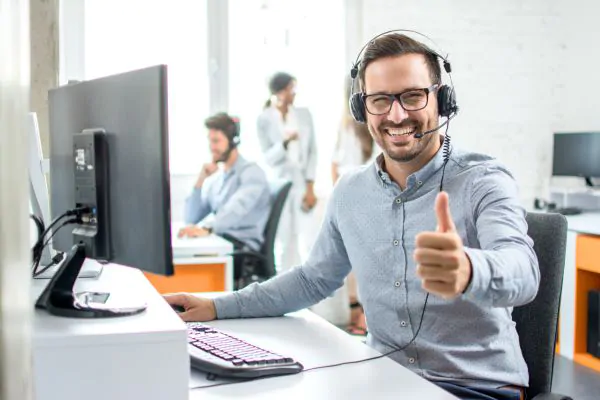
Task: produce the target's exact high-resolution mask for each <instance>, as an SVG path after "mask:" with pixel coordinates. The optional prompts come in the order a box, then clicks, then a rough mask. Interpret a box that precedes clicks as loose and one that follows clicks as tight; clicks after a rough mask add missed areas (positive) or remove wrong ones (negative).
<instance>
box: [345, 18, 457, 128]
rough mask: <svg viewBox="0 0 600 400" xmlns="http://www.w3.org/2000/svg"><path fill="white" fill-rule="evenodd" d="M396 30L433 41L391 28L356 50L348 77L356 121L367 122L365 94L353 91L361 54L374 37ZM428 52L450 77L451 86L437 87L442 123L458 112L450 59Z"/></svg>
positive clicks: (353, 115)
mask: <svg viewBox="0 0 600 400" xmlns="http://www.w3.org/2000/svg"><path fill="white" fill-rule="evenodd" d="M396 32H410V33H414V34H417V35H420V36H422V37H424V38H426V39H427V40H429V41H430V42H432V43H434V42H433V40H431V39H430V38H429V37H428V36H426V35H424V34H422V33H419V32H417V31H412V30H409V29H393V30H389V31H386V32H383V33H380V34H379V35H377V36H375V37H373V38H372V39H371V40H369V41H368V42H367V43H366V44H365V45H364V46H363V47H362V48H361V49H360V51H359V52H358V55H357V56H356V60H355V61H354V65H353V66H352V69H351V70H350V77H351V78H352V82H351V87H350V99H349V102H350V113H351V114H352V117H354V120H355V121H356V122H360V123H365V122H367V114H366V112H367V111H366V108H365V94H364V92H358V93H354V81H355V80H356V77H357V76H358V69H359V66H360V64H361V62H362V59H361V55H362V54H363V53H364V51H365V49H366V48H367V47H368V46H369V45H370V44H371V43H373V41H374V40H375V39H377V38H379V37H381V36H384V35H387V34H389V33H396ZM429 52H430V54H431V55H432V56H434V57H436V58H437V59H439V60H441V61H442V63H443V65H444V70H445V71H446V73H447V74H448V76H449V77H450V84H451V86H448V85H441V86H440V87H439V88H438V89H437V101H438V113H439V115H440V116H441V117H445V118H447V121H446V122H445V123H444V124H446V123H447V122H448V120H450V118H453V117H454V116H455V115H456V113H457V112H458V106H457V105H456V94H455V92H454V83H453V82H452V74H451V73H452V66H451V65H450V61H448V58H447V57H444V56H442V55H440V54H439V53H437V52H435V51H433V50H431V49H429ZM440 83H441V82H440ZM441 126H442V125H440V126H439V127H438V128H436V130H437V129H439V128H440V127H441Z"/></svg>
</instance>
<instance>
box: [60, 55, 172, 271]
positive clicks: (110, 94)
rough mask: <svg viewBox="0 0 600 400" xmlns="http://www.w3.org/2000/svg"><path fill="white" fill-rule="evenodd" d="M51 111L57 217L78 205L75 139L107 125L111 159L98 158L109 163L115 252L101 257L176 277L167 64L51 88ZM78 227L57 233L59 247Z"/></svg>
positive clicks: (105, 185) (69, 242)
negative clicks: (172, 240)
mask: <svg viewBox="0 0 600 400" xmlns="http://www.w3.org/2000/svg"><path fill="white" fill-rule="evenodd" d="M49 112H50V118H49V122H50V193H51V195H50V204H51V215H52V218H56V217H57V216H59V215H61V214H62V213H63V212H65V211H66V210H68V209H73V208H75V206H76V202H77V201H76V197H75V174H76V166H78V158H77V153H76V151H77V150H76V149H75V148H74V146H75V144H74V138H76V137H77V134H80V133H81V132H83V131H85V130H94V129H100V130H103V131H104V132H105V134H104V135H102V141H101V143H99V144H101V145H102V146H103V147H105V148H104V151H105V157H104V156H103V157H102V159H98V160H95V161H96V162H97V163H102V164H103V165H104V166H105V167H106V175H107V176H106V177H105V178H102V179H103V180H102V181H101V182H100V184H99V186H98V190H100V191H102V192H103V193H98V196H99V198H105V199H106V204H105V207H106V210H107V215H104V216H105V217H106V220H105V221H106V223H107V224H108V226H101V227H99V229H100V230H101V231H102V230H104V232H105V233H106V234H107V235H108V236H106V239H107V240H108V242H109V249H110V251H109V253H108V254H106V255H103V257H102V258H106V260H107V261H111V262H114V263H117V264H122V265H126V266H132V267H136V268H139V269H142V270H145V271H149V272H153V273H158V274H163V275H172V274H173V256H172V246H171V218H170V193H169V187H170V184H169V157H168V154H169V151H168V128H167V125H168V124H167V115H168V106H167V70H166V66H164V65H160V66H154V67H150V68H145V69H141V70H137V71H132V72H126V73H122V74H118V75H113V76H108V77H103V78H99V79H94V80H90V81H84V82H80V83H75V84H70V85H66V86H62V87H59V88H56V89H53V90H50V91H49ZM104 158H105V159H104ZM79 161H81V160H79ZM77 168H79V167H77ZM90 168H91V167H90ZM77 171H79V169H77ZM78 173H79V172H78ZM78 182H79V183H81V179H80V177H79V175H78ZM79 183H78V184H79ZM101 217H102V216H101ZM79 228H81V227H79ZM77 229H78V226H75V228H73V227H70V226H66V227H64V228H62V229H61V230H59V231H58V232H56V233H55V236H54V248H55V249H56V250H60V251H65V252H66V251H68V250H70V249H71V248H72V246H73V245H74V236H75V235H74V233H75V232H76V231H77ZM101 244H102V245H103V243H101ZM88 256H89V254H88Z"/></svg>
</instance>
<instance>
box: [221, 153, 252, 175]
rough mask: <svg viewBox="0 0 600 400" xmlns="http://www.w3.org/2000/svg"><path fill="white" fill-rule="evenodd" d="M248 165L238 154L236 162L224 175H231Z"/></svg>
mask: <svg viewBox="0 0 600 400" xmlns="http://www.w3.org/2000/svg"><path fill="white" fill-rule="evenodd" d="M246 164H248V161H247V160H246V159H245V158H244V157H242V156H241V155H240V153H238V157H237V160H235V162H234V163H233V165H232V166H231V169H230V170H229V171H225V175H233V174H235V173H237V172H238V171H240V170H241V169H243V168H244V166H245V165H246Z"/></svg>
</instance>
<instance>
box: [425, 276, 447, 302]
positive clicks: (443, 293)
mask: <svg viewBox="0 0 600 400" xmlns="http://www.w3.org/2000/svg"><path fill="white" fill-rule="evenodd" d="M421 287H422V288H423V289H425V290H426V291H428V292H429V293H431V294H435V295H436V296H439V297H442V298H444V299H447V298H450V297H451V293H452V290H451V288H452V285H451V284H449V283H446V282H440V281H432V280H423V281H422V282H421Z"/></svg>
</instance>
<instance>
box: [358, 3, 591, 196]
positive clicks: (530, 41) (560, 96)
mask: <svg viewBox="0 0 600 400" xmlns="http://www.w3.org/2000/svg"><path fill="white" fill-rule="evenodd" d="M347 2H348V4H349V5H350V6H353V7H360V12H357V13H355V15H357V16H358V18H360V20H359V21H356V24H355V25H354V26H357V27H360V30H361V31H362V32H361V36H362V42H363V43H364V42H366V41H367V40H369V39H370V38H371V37H372V36H373V35H375V34H377V33H379V32H383V31H385V30H388V29H398V28H400V29H414V30H417V31H420V32H423V33H425V34H426V35H428V36H429V37H431V38H432V39H433V40H435V41H436V42H437V44H438V45H439V47H441V49H442V50H443V51H444V52H446V53H449V54H450V57H449V59H450V61H451V62H452V67H453V71H454V73H453V78H454V83H455V86H456V91H457V95H458V103H459V106H460V107H461V111H460V114H459V116H457V118H456V119H454V120H453V121H452V124H451V127H450V131H449V133H450V135H451V136H452V139H453V141H454V142H455V143H456V145H457V146H460V147H463V148H468V149H471V150H474V151H478V152H483V153H487V154H490V155H493V156H495V157H497V158H498V159H499V160H500V161H502V162H503V163H505V164H506V165H507V166H508V167H509V168H510V169H511V171H512V172H513V173H514V175H515V176H516V178H517V180H518V182H519V185H520V188H521V199H522V201H523V202H524V204H525V205H526V206H528V207H529V206H531V205H532V203H533V198H534V197H536V196H547V191H548V186H549V184H550V183H551V182H550V175H551V162H552V159H551V158H552V134H553V132H555V131H559V130H560V131H569V130H591V129H595V130H600V118H599V117H598V116H597V114H598V112H597V110H599V109H600V96H598V95H597V94H596V92H597V91H598V89H600V77H599V74H598V73H597V69H598V62H599V61H600V53H598V52H595V51H594V50H593V47H594V43H598V39H600V26H598V24H597V23H596V22H595V21H594V19H595V18H596V17H597V16H598V15H600V3H597V2H595V1H593V0H572V1H569V2H564V1H560V0H550V1H548V0H529V1H526V2H524V1H521V0H504V1H501V2H500V1H498V2H490V1H485V2H483V1H477V0H461V1H447V0H427V1H420V2H409V1H399V0H368V1H366V0H363V1H357V0H347ZM354 26H353V25H352V24H349V25H348V29H349V30H353V29H354ZM354 33H355V32H354ZM355 36H356V34H354V35H350V34H348V35H347V37H349V38H352V37H355ZM350 47H352V46H350ZM353 57H354V55H353ZM353 57H352V58H353ZM569 179H570V178H569ZM576 182H577V183H579V182H580V181H579V180H577V181H576ZM555 183H556V182H554V181H553V182H552V184H553V185H554V184H555ZM568 183H571V182H568Z"/></svg>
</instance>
